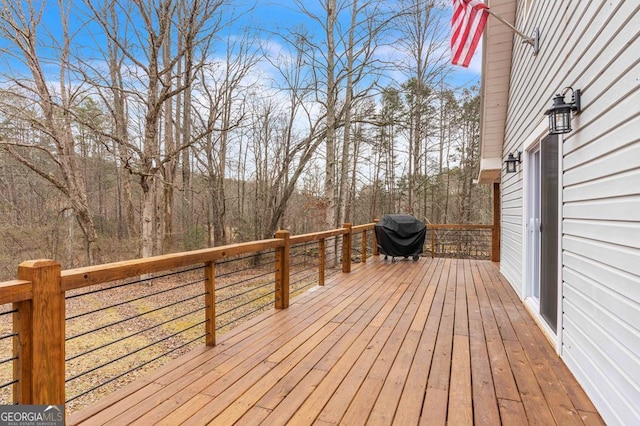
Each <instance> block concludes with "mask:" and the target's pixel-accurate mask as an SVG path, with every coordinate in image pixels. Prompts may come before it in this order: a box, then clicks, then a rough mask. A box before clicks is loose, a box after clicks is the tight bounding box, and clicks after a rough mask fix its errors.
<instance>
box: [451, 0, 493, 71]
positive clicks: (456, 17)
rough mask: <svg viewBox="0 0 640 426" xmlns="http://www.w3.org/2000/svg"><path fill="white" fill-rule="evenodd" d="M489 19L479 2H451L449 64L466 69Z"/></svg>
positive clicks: (458, 0) (486, 10) (484, 7)
mask: <svg viewBox="0 0 640 426" xmlns="http://www.w3.org/2000/svg"><path fill="white" fill-rule="evenodd" d="M488 17H489V12H488V7H487V5H486V4H484V3H482V2H481V1H479V0H453V17H452V18H451V63H452V64H454V65H462V66H463V67H468V66H469V63H470V62H471V57H472V56H473V52H475V50H476V46H478V42H479V41H480V36H481V35H482V31H483V30H484V25H485V24H486V23H487V18H488Z"/></svg>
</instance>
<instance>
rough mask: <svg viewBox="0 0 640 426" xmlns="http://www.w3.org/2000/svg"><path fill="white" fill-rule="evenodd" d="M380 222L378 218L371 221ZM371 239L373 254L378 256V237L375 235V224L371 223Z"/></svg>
mask: <svg viewBox="0 0 640 426" xmlns="http://www.w3.org/2000/svg"><path fill="white" fill-rule="evenodd" d="M378 222H380V219H374V220H373V223H374V224H375V223H378ZM371 238H373V241H372V242H371V245H372V247H373V255H374V256H379V255H380V250H379V249H378V237H377V236H376V226H375V225H373V235H372V237H371Z"/></svg>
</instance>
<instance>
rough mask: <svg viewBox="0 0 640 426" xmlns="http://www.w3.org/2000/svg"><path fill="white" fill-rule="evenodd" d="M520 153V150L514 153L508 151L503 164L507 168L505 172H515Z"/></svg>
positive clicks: (520, 160) (519, 161) (519, 160)
mask: <svg viewBox="0 0 640 426" xmlns="http://www.w3.org/2000/svg"><path fill="white" fill-rule="evenodd" d="M521 154H522V153H521V152H520V151H516V155H513V152H510V153H509V156H508V157H507V159H506V160H504V164H505V166H506V168H507V173H515V172H516V171H517V170H516V168H517V166H518V164H520V163H521V162H522V159H521V158H520V155H521Z"/></svg>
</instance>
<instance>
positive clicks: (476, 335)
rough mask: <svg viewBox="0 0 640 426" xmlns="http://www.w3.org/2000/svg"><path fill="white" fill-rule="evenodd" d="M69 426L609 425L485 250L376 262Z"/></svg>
mask: <svg viewBox="0 0 640 426" xmlns="http://www.w3.org/2000/svg"><path fill="white" fill-rule="evenodd" d="M218 341H219V343H218V345H217V346H216V347H214V348H202V349H199V350H196V351H193V352H191V353H189V354H188V355H186V356H184V357H182V358H180V359H178V360H176V361H174V362H172V363H171V364H170V365H169V366H166V367H164V368H162V369H161V370H160V371H158V372H156V373H154V374H152V375H151V376H150V377H148V378H147V379H146V380H142V381H138V382H136V383H134V384H132V385H130V386H129V387H128V388H126V389H123V390H121V391H118V392H117V393H115V394H112V395H110V396H108V397H106V398H105V399H103V400H101V401H99V402H98V403H96V404H94V405H93V406H91V407H89V408H88V409H85V410H84V411H82V412H80V413H77V414H75V415H73V416H71V418H70V419H68V422H69V423H70V424H77V423H82V422H86V423H87V424H102V423H111V424H129V423H134V424H140V425H149V424H155V423H160V424H167V425H176V424H181V423H184V424H206V423H212V424H220V425H231V424H234V423H235V422H238V424H242V425H245V424H247V425H251V424H260V423H263V424H266V425H274V424H294V425H308V424H317V425H331V424H345V425H357V424H365V423H366V424H375V425H378V424H398V425H405V424H406V425H413V424H420V423H432V424H445V423H448V424H451V425H463V424H472V423H475V424H488V425H497V424H500V423H503V424H507V425H520V424H527V423H528V424H543V425H550V424H561V425H570V424H602V420H601V418H600V416H599V415H598V414H597V412H596V410H595V408H594V407H593V405H592V404H591V402H590V401H589V399H588V398H587V396H586V395H585V394H584V392H583V390H582V389H581V388H580V386H579V385H578V384H577V383H576V381H575V379H574V378H573V376H572V375H571V373H570V372H569V371H568V369H567V368H566V367H565V365H564V364H563V363H562V361H561V360H560V359H559V358H558V357H557V356H556V355H555V353H554V351H553V349H552V348H551V346H550V345H549V343H548V342H547V340H546V339H545V337H544V336H543V335H542V333H541V332H540V330H539V329H538V327H537V326H536V325H535V323H534V322H533V320H532V319H531V317H530V316H529V314H528V313H527V311H526V310H525V309H524V307H523V305H522V304H521V303H520V301H519V299H518V297H517V295H516V294H515V293H514V292H513V291H512V289H511V288H510V286H509V284H508V283H507V282H506V281H505V280H504V278H503V277H501V276H500V274H499V272H498V269H497V267H496V265H495V264H492V263H491V262H486V261H470V260H449V259H435V260H432V259H428V258H424V259H421V260H420V261H419V262H416V263H414V262H411V261H399V262H396V263H393V264H392V263H391V262H389V261H386V262H385V261H383V260H382V258H380V259H379V260H373V261H370V262H369V263H367V264H366V266H363V267H358V268H356V269H354V271H353V272H352V273H351V274H344V275H339V276H338V277H336V278H334V279H333V280H331V281H330V282H328V283H327V285H326V286H325V287H323V288H317V289H316V290H315V291H312V292H309V293H306V294H305V295H303V296H300V297H298V298H296V299H294V300H293V301H292V303H291V306H290V307H289V309H286V310H282V311H275V310H274V311H271V312H268V313H265V314H263V315H261V316H260V317H258V318H256V319H253V320H251V321H250V322H249V323H247V324H245V325H244V326H241V327H239V328H237V329H235V330H234V331H232V332H230V333H228V334H226V335H223V336H220V337H219V339H218Z"/></svg>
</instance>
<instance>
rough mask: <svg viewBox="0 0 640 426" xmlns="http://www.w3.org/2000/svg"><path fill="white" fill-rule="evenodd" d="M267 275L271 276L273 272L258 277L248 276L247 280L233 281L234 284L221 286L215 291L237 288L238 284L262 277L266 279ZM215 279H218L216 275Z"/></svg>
mask: <svg viewBox="0 0 640 426" xmlns="http://www.w3.org/2000/svg"><path fill="white" fill-rule="evenodd" d="M254 268H255V267H254ZM251 269H252V268H251ZM236 272H239V271H236ZM269 275H273V271H269V272H265V273H263V274H259V275H252V276H250V277H248V278H245V279H243V280H240V281H234V282H232V283H230V284H227V285H223V286H220V287H217V288H216V290H223V289H225V288H229V287H234V286H237V285H240V284H243V283H246V282H249V281H253V280H255V279H258V278H263V277H266V276H269ZM216 278H219V276H217V275H216Z"/></svg>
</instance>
